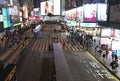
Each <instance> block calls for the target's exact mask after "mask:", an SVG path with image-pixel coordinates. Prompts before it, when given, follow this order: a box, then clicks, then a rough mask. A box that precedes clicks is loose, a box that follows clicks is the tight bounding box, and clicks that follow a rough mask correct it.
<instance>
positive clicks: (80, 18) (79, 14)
mask: <svg viewBox="0 0 120 81" xmlns="http://www.w3.org/2000/svg"><path fill="white" fill-rule="evenodd" d="M76 15H77V16H76V17H77V21H80V22H83V7H78V8H77V11H76Z"/></svg>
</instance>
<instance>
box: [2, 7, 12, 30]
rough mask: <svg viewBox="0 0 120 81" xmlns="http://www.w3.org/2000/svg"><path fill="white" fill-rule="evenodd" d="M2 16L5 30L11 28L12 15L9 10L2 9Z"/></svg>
mask: <svg viewBox="0 0 120 81" xmlns="http://www.w3.org/2000/svg"><path fill="white" fill-rule="evenodd" d="M2 15H3V26H4V28H8V27H10V14H9V11H8V8H2Z"/></svg>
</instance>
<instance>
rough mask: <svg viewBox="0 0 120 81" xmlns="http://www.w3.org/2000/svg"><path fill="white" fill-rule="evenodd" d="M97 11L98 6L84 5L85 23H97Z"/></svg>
mask: <svg viewBox="0 0 120 81" xmlns="http://www.w3.org/2000/svg"><path fill="white" fill-rule="evenodd" d="M96 9H97V4H85V5H84V21H85V22H96Z"/></svg>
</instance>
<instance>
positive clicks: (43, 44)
mask: <svg viewBox="0 0 120 81" xmlns="http://www.w3.org/2000/svg"><path fill="white" fill-rule="evenodd" d="M58 41H59V42H60V43H61V45H62V47H63V50H66V51H80V50H81V47H80V46H78V45H74V44H72V43H70V42H69V41H68V40H67V39H65V38H59V39H58ZM53 42H54V39H52V38H44V39H36V41H35V42H34V44H33V46H32V51H46V50H48V46H49V44H50V45H51V47H52V45H53Z"/></svg>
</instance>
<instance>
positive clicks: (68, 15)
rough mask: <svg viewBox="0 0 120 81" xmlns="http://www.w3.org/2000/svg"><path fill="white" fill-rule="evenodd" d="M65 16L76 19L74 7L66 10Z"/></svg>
mask: <svg viewBox="0 0 120 81" xmlns="http://www.w3.org/2000/svg"><path fill="white" fill-rule="evenodd" d="M66 18H67V19H68V20H76V9H72V10H68V11H66Z"/></svg>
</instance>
